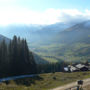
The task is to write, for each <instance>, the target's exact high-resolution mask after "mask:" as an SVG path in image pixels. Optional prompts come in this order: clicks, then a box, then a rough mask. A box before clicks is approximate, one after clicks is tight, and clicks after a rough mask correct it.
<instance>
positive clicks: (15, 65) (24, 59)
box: [0, 36, 37, 77]
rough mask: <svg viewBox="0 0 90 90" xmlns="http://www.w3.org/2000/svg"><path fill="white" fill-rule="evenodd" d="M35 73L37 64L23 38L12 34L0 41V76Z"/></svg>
mask: <svg viewBox="0 0 90 90" xmlns="http://www.w3.org/2000/svg"><path fill="white" fill-rule="evenodd" d="M35 73H37V65H36V63H35V61H34V57H33V54H32V52H31V51H29V48H28V45H27V42H26V40H25V39H20V37H16V36H14V37H13V39H12V40H10V42H9V43H8V44H7V43H6V41H5V40H3V41H2V42H1V43H0V77H8V76H15V75H24V74H35Z"/></svg>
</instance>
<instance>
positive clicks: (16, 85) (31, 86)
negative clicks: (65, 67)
mask: <svg viewBox="0 0 90 90" xmlns="http://www.w3.org/2000/svg"><path fill="white" fill-rule="evenodd" d="M89 74H90V72H74V73H62V72H56V73H47V74H39V75H38V76H36V77H33V78H21V79H16V80H11V81H6V82H3V83H2V84H0V87H2V88H3V90H13V89H15V90H23V89H25V90H48V89H53V88H57V87H60V86H63V85H67V84H69V83H72V82H74V81H77V80H80V79H86V78H90V75H89Z"/></svg>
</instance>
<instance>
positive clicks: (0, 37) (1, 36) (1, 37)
mask: <svg viewBox="0 0 90 90" xmlns="http://www.w3.org/2000/svg"><path fill="white" fill-rule="evenodd" d="M3 40H5V42H6V43H9V42H10V39H9V38H7V37H5V36H3V35H1V34H0V42H2V41H3Z"/></svg>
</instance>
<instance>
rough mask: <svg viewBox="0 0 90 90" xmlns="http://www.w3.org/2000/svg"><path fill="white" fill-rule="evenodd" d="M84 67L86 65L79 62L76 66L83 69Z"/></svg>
mask: <svg viewBox="0 0 90 90" xmlns="http://www.w3.org/2000/svg"><path fill="white" fill-rule="evenodd" d="M83 67H85V65H83V64H77V65H76V68H78V69H81V68H83Z"/></svg>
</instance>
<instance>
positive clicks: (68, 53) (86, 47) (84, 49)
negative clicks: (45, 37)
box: [31, 43, 90, 62]
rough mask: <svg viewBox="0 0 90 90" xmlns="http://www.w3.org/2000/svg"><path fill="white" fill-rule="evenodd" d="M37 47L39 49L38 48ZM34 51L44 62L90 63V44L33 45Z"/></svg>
mask: <svg viewBox="0 0 90 90" xmlns="http://www.w3.org/2000/svg"><path fill="white" fill-rule="evenodd" d="M36 46H37V47H36ZM32 48H34V49H33V50H32V51H33V52H35V53H36V54H37V55H39V56H40V57H41V58H43V59H44V60H47V61H49V62H58V61H59V62H60V61H61V60H64V61H67V62H85V61H90V44H88V43H87V44H86V43H75V44H69V45H68V44H67V45H66V44H57V43H56V44H48V45H41V46H40V45H39V46H38V44H37V45H31V49H32Z"/></svg>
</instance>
